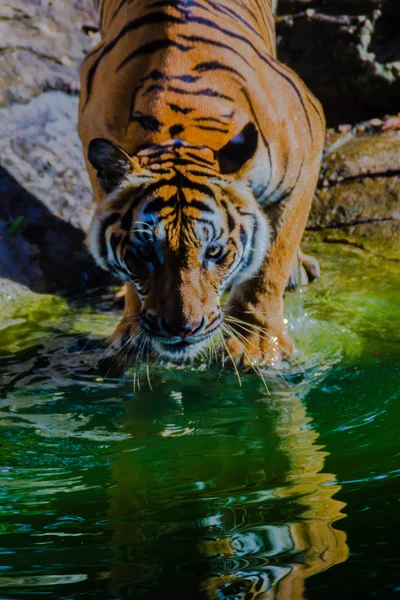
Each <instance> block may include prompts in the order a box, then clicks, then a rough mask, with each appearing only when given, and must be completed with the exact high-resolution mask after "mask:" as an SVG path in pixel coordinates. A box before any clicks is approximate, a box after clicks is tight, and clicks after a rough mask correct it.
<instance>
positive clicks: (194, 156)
mask: <svg viewBox="0 0 400 600" xmlns="http://www.w3.org/2000/svg"><path fill="white" fill-rule="evenodd" d="M186 155H187V156H190V158H193V159H194V160H197V161H198V162H201V163H204V164H205V165H212V166H215V163H214V162H212V161H211V160H207V159H206V158H203V157H202V156H197V155H196V154H193V153H192V152H187V153H186Z"/></svg>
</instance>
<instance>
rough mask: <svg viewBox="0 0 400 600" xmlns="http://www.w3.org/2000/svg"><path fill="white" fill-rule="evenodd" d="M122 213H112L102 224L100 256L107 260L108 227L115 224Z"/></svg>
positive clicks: (99, 240)
mask: <svg viewBox="0 0 400 600" xmlns="http://www.w3.org/2000/svg"><path fill="white" fill-rule="evenodd" d="M120 216H121V215H120V213H112V214H111V215H110V216H108V217H107V218H106V219H104V221H103V222H102V224H101V227H100V231H99V237H98V242H99V246H100V248H99V249H100V256H101V257H102V258H103V259H104V260H105V259H106V258H107V238H106V229H108V227H111V225H114V224H115V223H116V222H117V221H118V219H119V218H120Z"/></svg>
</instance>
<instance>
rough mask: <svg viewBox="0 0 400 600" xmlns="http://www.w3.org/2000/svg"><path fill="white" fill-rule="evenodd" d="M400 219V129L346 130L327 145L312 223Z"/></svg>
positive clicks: (330, 225) (316, 226) (327, 224)
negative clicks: (377, 131)
mask: <svg viewBox="0 0 400 600" xmlns="http://www.w3.org/2000/svg"><path fill="white" fill-rule="evenodd" d="M398 220H400V133H399V132H386V133H380V134H368V133H361V134H356V135H353V134H346V135H344V136H341V137H339V138H337V139H336V140H335V141H334V142H333V144H332V145H331V146H330V148H328V150H327V152H326V155H325V158H324V161H323V165H322V169H321V175H320V184H319V186H318V189H317V192H316V196H315V200H314V203H313V206H312V209H311V214H310V219H309V224H308V227H309V228H311V229H321V228H337V227H343V226H350V225H360V224H363V223H364V224H365V223H368V222H378V221H379V222H387V221H398Z"/></svg>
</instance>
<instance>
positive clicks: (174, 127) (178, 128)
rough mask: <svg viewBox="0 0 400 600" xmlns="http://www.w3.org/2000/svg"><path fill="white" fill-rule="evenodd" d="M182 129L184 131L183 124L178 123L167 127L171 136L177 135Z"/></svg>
mask: <svg viewBox="0 0 400 600" xmlns="http://www.w3.org/2000/svg"><path fill="white" fill-rule="evenodd" d="M183 131H185V128H184V126H183V125H180V124H177V125H172V127H170V128H169V135H170V136H171V137H176V136H177V135H179V134H180V133H182V132H183Z"/></svg>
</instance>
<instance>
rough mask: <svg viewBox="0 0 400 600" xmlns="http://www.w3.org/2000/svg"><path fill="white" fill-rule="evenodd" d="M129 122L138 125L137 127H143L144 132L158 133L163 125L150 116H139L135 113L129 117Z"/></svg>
mask: <svg viewBox="0 0 400 600" xmlns="http://www.w3.org/2000/svg"><path fill="white" fill-rule="evenodd" d="M131 121H135V122H136V123H139V125H140V126H141V127H143V129H145V130H146V131H152V132H155V131H160V129H161V127H163V123H161V121H159V120H158V119H156V118H155V117H153V116H152V115H139V114H137V113H136V114H135V113H134V114H133V115H132V116H131Z"/></svg>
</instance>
